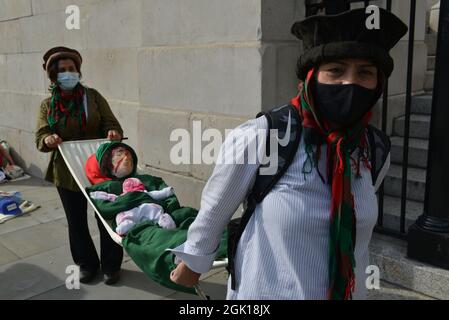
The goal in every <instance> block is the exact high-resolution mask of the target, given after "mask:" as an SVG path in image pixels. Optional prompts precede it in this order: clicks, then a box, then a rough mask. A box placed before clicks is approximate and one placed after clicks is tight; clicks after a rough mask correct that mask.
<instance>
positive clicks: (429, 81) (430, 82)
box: [424, 71, 435, 91]
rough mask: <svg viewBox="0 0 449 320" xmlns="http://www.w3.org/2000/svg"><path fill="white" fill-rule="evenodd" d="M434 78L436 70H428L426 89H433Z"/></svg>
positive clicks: (425, 81) (425, 82)
mask: <svg viewBox="0 0 449 320" xmlns="http://www.w3.org/2000/svg"><path fill="white" fill-rule="evenodd" d="M434 78H435V71H426V78H425V80H424V90H425V91H432V90H433V80H434Z"/></svg>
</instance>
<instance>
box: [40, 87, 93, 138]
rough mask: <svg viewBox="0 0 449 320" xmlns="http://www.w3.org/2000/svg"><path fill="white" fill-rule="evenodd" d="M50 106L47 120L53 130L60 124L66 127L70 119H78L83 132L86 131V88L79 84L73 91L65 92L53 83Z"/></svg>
mask: <svg viewBox="0 0 449 320" xmlns="http://www.w3.org/2000/svg"><path fill="white" fill-rule="evenodd" d="M50 89H51V100H50V108H49V109H48V112H47V121H48V124H49V125H50V128H51V130H52V131H53V132H55V131H56V129H58V127H59V126H61V125H62V126H63V127H66V126H67V123H68V120H71V119H75V120H77V122H78V124H79V126H80V129H81V131H82V132H85V131H86V112H85V110H84V104H83V97H84V92H85V89H84V87H83V86H82V85H81V84H78V85H77V86H76V87H75V88H74V89H73V91H72V92H71V93H65V92H64V91H62V90H61V88H60V87H59V86H57V85H52V86H51V87H50Z"/></svg>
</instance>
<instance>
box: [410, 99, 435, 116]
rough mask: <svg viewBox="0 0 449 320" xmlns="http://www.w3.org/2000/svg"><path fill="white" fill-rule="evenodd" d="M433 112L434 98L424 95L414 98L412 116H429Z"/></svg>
mask: <svg viewBox="0 0 449 320" xmlns="http://www.w3.org/2000/svg"><path fill="white" fill-rule="evenodd" d="M431 112H432V96H431V95H422V96H414V97H412V114H427V115H430V114H431Z"/></svg>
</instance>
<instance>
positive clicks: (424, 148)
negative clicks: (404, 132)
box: [390, 137, 429, 169]
mask: <svg viewBox="0 0 449 320" xmlns="http://www.w3.org/2000/svg"><path fill="white" fill-rule="evenodd" d="M390 140H391V162H392V163H396V164H402V156H403V152H404V138H402V137H391V138H390ZM408 146H409V148H408V155H409V156H408V164H409V166H412V167H418V168H423V169H425V168H427V153H428V149H429V141H428V140H423V139H415V138H411V139H409V144H408Z"/></svg>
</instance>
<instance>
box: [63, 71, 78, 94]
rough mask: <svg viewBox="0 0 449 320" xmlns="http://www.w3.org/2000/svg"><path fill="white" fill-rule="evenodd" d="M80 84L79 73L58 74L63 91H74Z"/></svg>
mask: <svg viewBox="0 0 449 320" xmlns="http://www.w3.org/2000/svg"><path fill="white" fill-rule="evenodd" d="M78 82H80V74H79V73H78V72H60V73H58V84H59V86H60V87H61V89H62V90H72V89H73V88H75V86H76V85H77V84H78Z"/></svg>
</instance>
